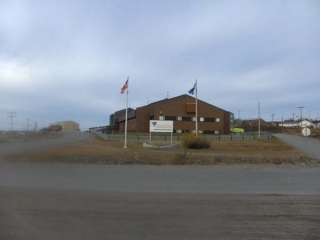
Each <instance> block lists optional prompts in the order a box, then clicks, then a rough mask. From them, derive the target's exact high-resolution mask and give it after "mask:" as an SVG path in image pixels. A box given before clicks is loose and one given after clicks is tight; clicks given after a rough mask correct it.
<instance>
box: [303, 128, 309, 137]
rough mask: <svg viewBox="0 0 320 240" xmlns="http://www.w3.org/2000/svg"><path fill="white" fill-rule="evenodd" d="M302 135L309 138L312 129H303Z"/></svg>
mask: <svg viewBox="0 0 320 240" xmlns="http://www.w3.org/2000/svg"><path fill="white" fill-rule="evenodd" d="M301 133H302V135H303V136H305V137H307V136H309V135H310V133H311V130H310V128H307V127H305V128H302V131H301Z"/></svg>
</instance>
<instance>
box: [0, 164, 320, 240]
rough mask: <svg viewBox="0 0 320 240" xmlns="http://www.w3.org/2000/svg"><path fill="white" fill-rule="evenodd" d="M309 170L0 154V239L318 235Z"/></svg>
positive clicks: (315, 189) (317, 194) (314, 178)
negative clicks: (0, 159)
mask: <svg viewBox="0 0 320 240" xmlns="http://www.w3.org/2000/svg"><path fill="white" fill-rule="evenodd" d="M319 171H320V168H319V167H317V166H215V167H176V166H172V167H160V166H96V165H95V166H88V165H53V164H48V165H46V164H42V165H36V164H0V239H1V240H2V239H5V240H11V239H25V240H29V239H30V240H31V239H32V240H37V239H71V240H73V239H77V240H78V239H113V240H117V239H133V240H135V239H136V240H138V239H139V240H141V239H192V240H194V239H299V240H300V239H319V236H320V228H319V226H320V187H319V182H320V174H319Z"/></svg>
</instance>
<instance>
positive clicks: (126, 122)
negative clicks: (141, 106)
mask: <svg viewBox="0 0 320 240" xmlns="http://www.w3.org/2000/svg"><path fill="white" fill-rule="evenodd" d="M127 81H128V87H127V103H126V119H125V124H124V147H123V148H127V128H128V95H129V90H128V89H129V77H128V79H127Z"/></svg>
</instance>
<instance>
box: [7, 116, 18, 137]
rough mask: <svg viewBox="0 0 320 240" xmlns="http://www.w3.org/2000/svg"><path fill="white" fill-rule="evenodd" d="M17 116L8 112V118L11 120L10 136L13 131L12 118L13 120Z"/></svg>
mask: <svg viewBox="0 0 320 240" xmlns="http://www.w3.org/2000/svg"><path fill="white" fill-rule="evenodd" d="M16 116H17V115H16V113H15V112H9V113H8V116H7V117H8V118H10V119H11V131H10V134H12V131H13V118H15V117H16Z"/></svg>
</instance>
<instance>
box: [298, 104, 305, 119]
mask: <svg viewBox="0 0 320 240" xmlns="http://www.w3.org/2000/svg"><path fill="white" fill-rule="evenodd" d="M297 108H300V121H302V108H304V107H297Z"/></svg>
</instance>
